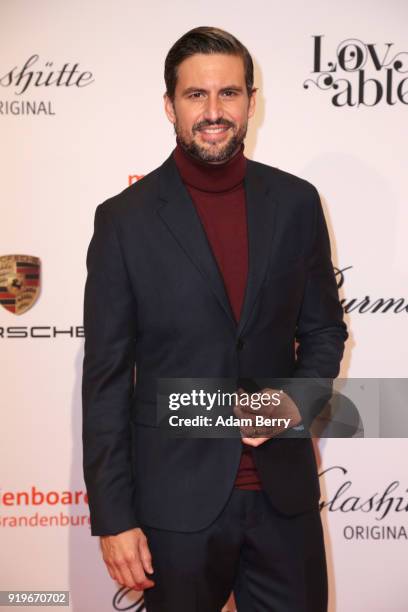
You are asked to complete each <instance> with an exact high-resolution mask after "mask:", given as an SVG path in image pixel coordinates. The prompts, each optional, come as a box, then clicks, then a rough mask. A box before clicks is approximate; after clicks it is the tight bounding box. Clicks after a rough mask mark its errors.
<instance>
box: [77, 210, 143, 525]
mask: <svg viewBox="0 0 408 612" xmlns="http://www.w3.org/2000/svg"><path fill="white" fill-rule="evenodd" d="M86 264H87V279H86V284H85V294H84V329H85V349H84V360H83V376H82V417H83V419H82V440H83V470H84V479H85V484H86V488H87V493H88V501H89V509H90V517H91V533H92V535H109V534H116V533H119V532H121V531H125V530H127V529H131V528H133V527H137V526H138V521H137V517H136V516H135V514H134V508H133V496H134V485H133V478H132V462H131V431H130V401H131V395H132V391H133V385H134V366H135V336H136V304H135V299H134V296H133V294H132V291H131V287H130V283H129V278H128V275H127V271H126V267H125V263H124V259H123V256H122V252H121V246H120V242H119V239H118V234H117V230H116V229H115V225H114V222H113V219H112V218H111V211H110V210H109V208H107V207H106V205H105V203H104V204H100V205H99V206H98V207H97V208H96V211H95V219H94V233H93V236H92V238H91V241H90V244H89V247H88V251H87V258H86Z"/></svg>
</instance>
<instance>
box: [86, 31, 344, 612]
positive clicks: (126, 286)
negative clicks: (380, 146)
mask: <svg viewBox="0 0 408 612" xmlns="http://www.w3.org/2000/svg"><path fill="white" fill-rule="evenodd" d="M165 81H166V93H165V95H164V101H165V111H166V114H167V116H168V118H169V120H170V121H171V122H172V123H173V125H174V129H175V133H176V136H177V146H176V148H175V150H174V151H173V152H172V153H171V155H170V156H169V157H168V159H167V160H166V161H165V162H164V163H163V164H162V165H161V166H160V167H159V168H157V169H156V170H154V171H153V172H150V173H149V174H148V175H146V176H145V177H144V178H143V179H141V180H140V181H138V182H137V183H136V184H134V185H132V186H131V187H129V188H127V189H125V190H124V191H122V193H120V194H119V195H117V196H115V197H113V198H110V199H108V200H106V201H105V202H103V203H102V204H100V205H99V206H98V207H97V209H96V213H95V226H94V234H93V236H92V240H91V242H90V245H89V249H88V254H87V268H88V276H87V280H86V287H85V301H84V302H85V303H84V326H85V336H86V340H85V355H84V363H83V451H84V458H83V466H84V476H85V482H86V486H87V491H88V497H89V507H90V514H91V533H92V535H95V536H100V537H101V544H102V553H103V558H104V560H105V562H106V565H107V568H108V570H109V573H110V575H111V577H112V578H113V579H115V580H117V581H118V582H119V583H120V584H122V585H126V586H128V587H129V588H135V589H144V590H145V601H146V605H147V610H148V611H149V612H195V611H203V612H216V611H219V610H221V608H222V607H223V605H224V604H225V602H226V600H227V599H228V595H229V593H230V591H231V590H232V589H233V590H234V593H235V597H236V601H237V605H238V609H239V611H240V612H261V611H262V612H266V611H268V612H323V611H324V610H326V608H327V573H326V559H325V551H324V541H323V533H322V526H321V521H320V514H319V497H320V489H319V483H318V474H317V466H316V461H315V457H314V453H313V447H312V443H311V440H310V438H309V437H307V435H303V436H300V437H296V436H287V435H285V433H288V432H285V431H283V430H282V428H281V429H279V428H275V429H274V430H273V431H272V430H271V431H269V432H268V433H267V435H264V434H265V432H264V430H263V432H262V434H261V435H258V433H257V430H256V428H255V427H253V428H252V427H251V426H250V427H249V428H248V427H247V428H242V439H241V438H239V437H238V438H237V437H228V436H225V437H220V436H217V437H216V436H213V437H208V436H207V437H202V438H199V437H188V436H185V437H179V438H175V437H174V436H171V435H169V432H168V431H167V430H166V429H164V428H162V427H160V426H159V423H158V416H157V410H156V409H157V397H158V395H157V394H158V388H159V385H160V381H162V380H172V379H183V381H185V380H188V379H191V380H194V381H197V379H200V378H201V379H206V380H209V379H213V380H217V379H219V380H232V381H235V382H236V384H235V388H236V389H243V390H245V389H247V391H248V393H251V392H252V393H254V392H255V391H256V390H257V389H261V390H262V391H264V392H265V393H270V394H271V396H272V394H273V392H274V391H276V387H275V385H274V384H273V381H274V380H276V379H282V380H283V379H285V380H287V379H289V381H293V383H291V382H289V384H288V385H287V386H286V387H285V389H284V390H283V393H282V394H281V395H280V398H281V399H280V405H279V408H272V403H271V404H270V407H269V414H273V415H277V414H278V415H289V417H290V423H291V425H290V428H289V429H291V430H292V431H293V432H295V431H298V432H301V431H302V430H303V431H306V432H307V428H308V425H309V424H310V422H311V420H312V418H313V416H314V414H315V413H316V410H317V409H316V406H318V405H319V402H318V401H317V400H316V397H318V395H319V394H317V396H316V394H315V395H314V396H313V393H315V390H316V385H317V387H318V388H320V389H321V388H324V386H323V387H322V385H319V384H318V383H316V385H315V386H314V387H313V386H312V387H311V389H312V391H310V390H309V389H304V388H302V387H301V386H299V384H296V383H297V382H299V381H301V380H302V379H313V380H325V381H329V385H330V381H331V380H332V379H333V378H334V377H336V376H337V375H338V372H339V364H340V361H341V358H342V354H343V349H344V342H345V340H346V338H347V331H346V326H345V324H344V322H343V312H342V308H341V305H340V303H339V299H338V292H337V286H336V282H335V278H334V272H333V268H332V264H331V255H330V243H329V237H328V233H327V228H326V223H325V220H324V216H323V211H322V207H321V203H320V199H319V196H318V193H317V191H316V189H315V187H314V186H313V185H311V184H310V183H308V182H307V181H305V180H303V179H301V178H298V177H296V176H294V175H292V174H289V173H287V172H284V171H282V170H279V169H277V168H274V167H271V166H267V165H264V164H261V163H258V162H254V161H251V160H249V159H246V158H245V156H244V154H243V147H244V145H243V142H244V138H245V135H246V131H247V122H248V119H249V118H250V117H251V116H252V115H253V113H254V111H255V97H256V89H254V87H253V64H252V59H251V57H250V55H249V53H248V51H247V49H246V48H245V47H244V46H243V45H242V44H241V43H240V42H239V41H238V40H237V39H236V38H235V37H234V36H232V35H231V34H229V33H227V32H224V31H222V30H219V29H217V28H207V27H202V28H196V29H194V30H191V31H190V32H188V33H187V34H185V35H184V36H183V37H181V38H180V39H179V40H178V41H177V42H176V43H175V44H174V45H173V47H172V49H171V50H170V51H169V53H168V55H167V58H166V62H165ZM295 343H297V346H296V344H295ZM135 372H136V382H135V378H134V373H135ZM265 381H266V382H265ZM268 381H272V382H271V384H268ZM313 389H314V391H313ZM240 397H242V396H240ZM251 397H253V395H252V396H251ZM313 397H314V398H315V401H313ZM320 404H321V402H320ZM245 412H247V411H246V410H245V408H243V407H242V406H241V401H238V402H237V403H236V406H235V407H234V413H235V414H236V415H237V414H238V415H241V416H242V414H244V413H245ZM251 423H252V421H251Z"/></svg>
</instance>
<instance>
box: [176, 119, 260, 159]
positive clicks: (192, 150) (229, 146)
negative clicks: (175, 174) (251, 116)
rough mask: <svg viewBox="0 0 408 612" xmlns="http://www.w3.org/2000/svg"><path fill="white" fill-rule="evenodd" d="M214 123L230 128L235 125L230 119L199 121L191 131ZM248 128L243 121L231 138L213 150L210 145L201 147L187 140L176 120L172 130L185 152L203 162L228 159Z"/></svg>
mask: <svg viewBox="0 0 408 612" xmlns="http://www.w3.org/2000/svg"><path fill="white" fill-rule="evenodd" d="M215 125H226V126H229V127H230V128H234V127H235V125H234V124H233V123H231V121H227V120H226V119H217V121H212V122H210V121H201V122H200V123H198V124H196V125H194V126H193V133H194V132H197V131H199V130H200V129H202V128H204V127H210V126H215ZM247 129H248V123H244V124H243V125H242V126H241V127H240V129H239V130H238V132H237V133H236V134H233V136H232V138H230V139H229V141H228V142H227V143H226V144H225V145H224V146H221V147H220V148H218V149H217V150H215V151H212V146H211V145H210V147H209V148H207V147H201V146H200V145H199V144H197V143H196V142H195V141H194V140H191V141H190V142H187V140H185V138H184V137H183V135H182V132H181V130H180V127H179V124H178V122H177V119H176V122H175V123H174V131H175V133H176V136H177V140H178V142H179V143H180V145H181V146H182V147H183V149H184V150H185V151H187V153H189V154H190V155H192V156H193V157H195V158H196V159H199V160H201V161H204V162H224V161H227V160H228V159H230V157H232V156H233V154H234V153H235V152H236V150H237V149H238V147H240V146H241V144H242V143H243V142H244V138H245V136H246V133H247Z"/></svg>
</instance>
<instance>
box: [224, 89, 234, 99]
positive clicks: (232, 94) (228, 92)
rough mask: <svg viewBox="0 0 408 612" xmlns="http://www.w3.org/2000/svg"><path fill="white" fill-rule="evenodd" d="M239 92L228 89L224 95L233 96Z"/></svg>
mask: <svg viewBox="0 0 408 612" xmlns="http://www.w3.org/2000/svg"><path fill="white" fill-rule="evenodd" d="M236 95H237V92H236V91H233V90H232V89H226V90H225V91H224V96H227V98H232V97H233V96H236Z"/></svg>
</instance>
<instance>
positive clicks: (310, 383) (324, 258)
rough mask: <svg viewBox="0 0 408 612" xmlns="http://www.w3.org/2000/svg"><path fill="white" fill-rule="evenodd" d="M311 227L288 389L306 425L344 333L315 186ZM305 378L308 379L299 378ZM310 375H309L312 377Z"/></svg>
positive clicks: (326, 393) (335, 368) (325, 390)
mask: <svg viewBox="0 0 408 612" xmlns="http://www.w3.org/2000/svg"><path fill="white" fill-rule="evenodd" d="M313 199H314V215H315V222H314V233H313V239H312V242H311V247H310V250H309V254H308V256H307V270H306V274H307V276H306V284H305V290H304V295H303V301H302V305H301V309H300V313H299V317H298V321H297V330H296V341H297V343H298V346H297V351H296V367H295V371H294V374H293V377H294V379H297V380H293V381H291V382H290V383H289V386H288V387H287V389H285V390H286V391H287V393H288V394H289V395H290V396H291V397H292V399H293V400H294V401H295V403H296V404H297V406H298V409H299V412H300V414H301V416H302V421H303V425H304V426H305V427H306V428H308V427H309V426H310V425H311V423H312V421H313V420H314V418H315V417H316V416H317V415H318V414H319V412H320V411H321V410H322V409H323V408H324V406H325V405H326V403H327V401H328V400H329V399H330V397H331V395H332V387H333V384H332V383H333V378H335V377H336V376H337V375H338V373H339V370H340V362H341V359H342V356H343V351H344V344H345V341H346V339H347V337H348V333H347V328H346V325H345V323H344V321H343V308H342V305H341V303H340V300H339V295H338V288H337V283H336V279H335V275H334V270H333V265H332V261H331V248H330V239H329V234H328V231H327V225H326V221H325V218H324V214H323V209H322V205H321V202H320V197H319V194H318V192H317V190H316V189H315V187H313ZM302 379H308V380H304V381H303V380H302ZM311 379H312V380H311Z"/></svg>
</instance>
